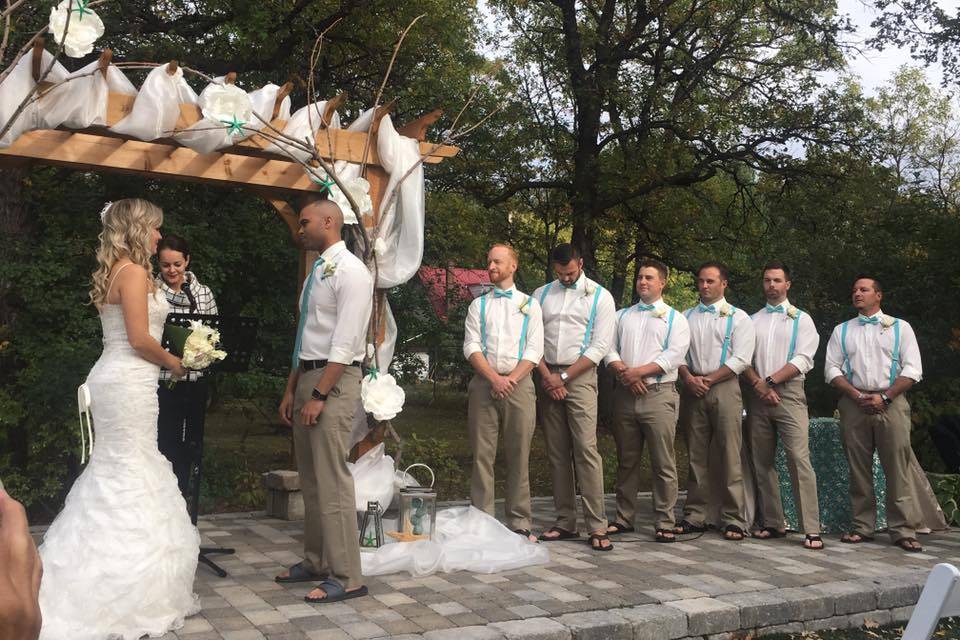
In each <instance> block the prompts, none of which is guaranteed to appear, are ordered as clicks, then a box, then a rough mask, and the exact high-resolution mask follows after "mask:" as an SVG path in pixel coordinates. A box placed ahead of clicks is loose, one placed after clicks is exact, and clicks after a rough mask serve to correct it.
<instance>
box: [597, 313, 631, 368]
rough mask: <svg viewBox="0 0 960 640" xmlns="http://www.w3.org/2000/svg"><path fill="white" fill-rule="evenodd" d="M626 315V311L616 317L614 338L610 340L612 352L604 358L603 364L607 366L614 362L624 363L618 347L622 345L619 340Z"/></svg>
mask: <svg viewBox="0 0 960 640" xmlns="http://www.w3.org/2000/svg"><path fill="white" fill-rule="evenodd" d="M625 315H626V312H625V311H621V312H620V313H617V314H616V315H614V318H613V337H612V338H611V339H610V351H609V352H607V355H605V356H604V357H603V363H604V364H606V365H609V364H611V363H613V362H621V361H623V358H622V357H620V349H619V348H618V346H617V345H618V344H619V343H620V340H619V339H618V338H619V336H620V331H621V328H620V323H621V322H623V316H625Z"/></svg>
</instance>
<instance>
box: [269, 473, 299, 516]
mask: <svg viewBox="0 0 960 640" xmlns="http://www.w3.org/2000/svg"><path fill="white" fill-rule="evenodd" d="M262 482H263V488H264V489H266V492H267V509H266V510H267V515H269V516H271V517H273V518H279V519H281V520H303V493H302V492H301V491H300V474H299V473H298V472H296V471H268V472H267V473H264V474H263V478H262Z"/></svg>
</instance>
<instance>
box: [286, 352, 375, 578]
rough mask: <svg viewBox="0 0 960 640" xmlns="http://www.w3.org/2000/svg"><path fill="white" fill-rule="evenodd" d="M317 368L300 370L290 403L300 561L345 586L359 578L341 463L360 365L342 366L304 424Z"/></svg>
mask: <svg viewBox="0 0 960 640" xmlns="http://www.w3.org/2000/svg"><path fill="white" fill-rule="evenodd" d="M323 371H324V370H323V369H314V370H312V371H301V372H300V377H299V379H298V380H297V391H296V394H295V396H294V403H293V421H294V422H293V444H294V449H295V451H296V456H297V468H298V469H299V471H300V489H301V490H302V491H303V506H304V511H305V515H304V536H303V549H304V553H303V555H304V564H305V565H306V568H307V569H309V570H310V571H313V572H314V573H317V574H319V575H321V576H327V575H329V576H330V577H332V578H334V579H336V580H337V582H339V583H340V584H342V585H343V587H344V588H345V589H353V588H355V587H359V586H361V585H362V584H363V580H362V576H361V574H360V542H359V537H360V534H359V532H358V531H357V506H356V499H355V498H354V489H353V476H352V475H351V474H350V470H349V469H348V468H347V454H348V453H349V450H350V433H351V431H352V429H353V415H354V414H355V413H356V411H357V405H358V402H359V400H360V378H361V373H360V368H359V367H347V368H346V369H345V370H344V372H343V376H342V377H341V378H340V381H339V382H338V383H337V384H336V386H335V387H333V389H331V390H330V393H329V394H328V398H327V401H326V403H325V404H324V407H323V412H322V413H321V414H320V418H319V419H318V420H317V423H316V424H314V425H311V426H304V425H303V423H302V422H301V421H300V410H301V409H302V408H303V405H304V404H306V402H307V401H308V400H310V393H311V391H312V390H313V388H314V387H315V386H316V384H317V382H319V381H320V376H321V375H322V374H323Z"/></svg>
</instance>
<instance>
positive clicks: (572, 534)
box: [537, 527, 580, 542]
mask: <svg viewBox="0 0 960 640" xmlns="http://www.w3.org/2000/svg"><path fill="white" fill-rule="evenodd" d="M554 532H556V534H557V535H555V536H548V535H547V534H548V533H554ZM579 537H580V534H579V533H577V532H576V531H568V530H566V529H564V528H563V527H550V530H549V531H546V532H544V533H541V534H540V535H539V536H537V540H539V541H541V542H556V541H557V540H574V539H576V538H579Z"/></svg>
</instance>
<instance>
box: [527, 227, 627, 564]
mask: <svg viewBox="0 0 960 640" xmlns="http://www.w3.org/2000/svg"><path fill="white" fill-rule="evenodd" d="M550 264H551V266H552V267H553V272H554V273H555V274H556V276H557V279H556V280H553V281H552V282H548V283H547V284H545V285H544V286H542V287H540V288H539V289H537V290H536V291H534V292H533V297H534V299H535V300H537V302H539V304H540V308H541V310H542V312H543V330H544V337H543V359H542V360H541V361H540V364H539V365H538V367H537V372H538V374H539V378H540V384H539V386H538V388H537V395H538V400H539V402H538V408H539V415H540V424H541V425H542V426H543V437H544V440H545V442H546V448H547V457H548V458H549V460H550V467H551V468H552V470H553V504H554V507H555V508H556V511H557V519H556V521H555V524H554V526H553V527H552V528H551V529H550V530H549V531H547V532H545V533H543V534H542V535H541V536H540V540H543V541H547V542H549V541H552V540H569V539H571V538H578V537H579V533H577V502H576V497H577V492H576V489H577V485H578V484H579V486H580V501H581V504H582V505H583V517H584V520H585V521H586V525H587V531H589V532H590V538H589V540H590V546H591V547H592V548H593V549H594V550H596V551H608V550H610V549H613V545H611V544H610V539H609V538H608V537H607V517H606V514H605V513H604V505H603V460H602V459H601V458H600V452H599V451H597V364H599V363H600V361H601V360H602V359H603V356H605V355H606V354H607V352H608V351H609V350H610V346H611V342H612V338H613V325H614V315H615V313H616V305H615V304H614V302H613V296H611V295H610V292H609V291H607V290H606V289H604V288H603V287H601V286H600V285H599V284H597V283H596V282H594V281H593V280H591V279H590V278H588V277H587V275H586V274H585V273H584V272H583V260H582V259H581V258H580V254H579V252H578V251H577V250H576V248H575V247H573V246H572V245H570V244H560V245H557V246H556V247H555V248H554V249H553V251H552V252H551V253H550ZM574 470H576V473H574Z"/></svg>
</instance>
